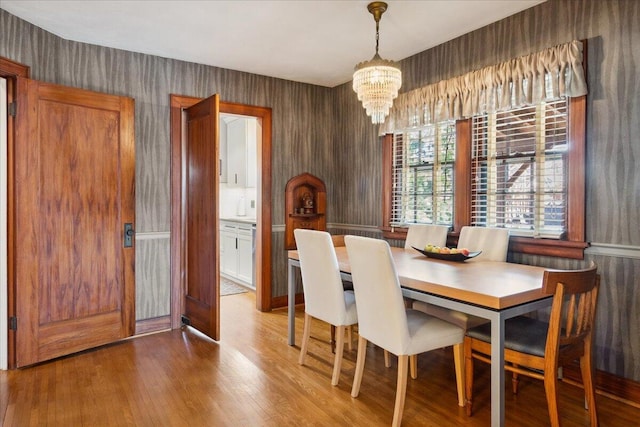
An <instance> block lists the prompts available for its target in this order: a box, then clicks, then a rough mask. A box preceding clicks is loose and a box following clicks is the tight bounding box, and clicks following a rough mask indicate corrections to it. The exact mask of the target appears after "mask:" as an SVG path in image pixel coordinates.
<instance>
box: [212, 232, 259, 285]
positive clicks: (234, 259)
mask: <svg viewBox="0 0 640 427" xmlns="http://www.w3.org/2000/svg"><path fill="white" fill-rule="evenodd" d="M252 231H253V230H252V225H251V224H248V223H243V222H234V221H226V220H224V221H220V273H221V274H222V275H223V276H227V277H228V278H230V279H232V280H235V281H238V282H240V283H242V284H244V285H247V286H249V287H251V288H254V283H253V268H254V266H253V264H254V263H253V232H252Z"/></svg>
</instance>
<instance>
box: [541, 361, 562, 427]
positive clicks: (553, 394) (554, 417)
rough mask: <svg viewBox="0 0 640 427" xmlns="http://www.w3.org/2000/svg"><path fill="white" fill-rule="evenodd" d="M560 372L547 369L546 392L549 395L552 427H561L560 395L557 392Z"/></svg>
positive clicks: (548, 404) (545, 376) (548, 405)
mask: <svg viewBox="0 0 640 427" xmlns="http://www.w3.org/2000/svg"><path fill="white" fill-rule="evenodd" d="M557 382H558V372H557V370H556V369H545V372H544V391H545V393H546V395H547V407H548V409H549V420H550V421H551V427H560V414H559V413H558V393H557V390H556V386H557Z"/></svg>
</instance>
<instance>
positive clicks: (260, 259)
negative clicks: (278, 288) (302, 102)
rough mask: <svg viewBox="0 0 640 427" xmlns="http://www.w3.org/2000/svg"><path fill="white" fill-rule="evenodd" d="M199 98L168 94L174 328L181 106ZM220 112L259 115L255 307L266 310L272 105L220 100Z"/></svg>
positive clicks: (176, 323)
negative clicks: (258, 208)
mask: <svg viewBox="0 0 640 427" xmlns="http://www.w3.org/2000/svg"><path fill="white" fill-rule="evenodd" d="M200 100H201V98H198V97H192V96H182V95H174V94H171V95H170V120H171V131H170V137H171V327H172V329H177V328H179V327H180V326H181V318H180V314H181V313H182V312H183V309H182V296H183V295H184V284H183V280H182V279H183V278H182V273H181V272H182V271H184V262H185V261H184V255H183V251H184V249H183V248H184V238H183V236H182V230H183V229H184V224H182V221H183V218H182V216H183V215H182V212H183V211H184V205H183V203H184V202H183V197H182V181H181V180H182V178H181V176H182V174H181V170H182V168H183V167H184V166H183V159H182V109H184V108H188V107H190V106H192V105H194V104H196V103H197V102H199V101H200ZM220 112H221V113H229V114H239V115H244V116H253V117H258V118H259V119H261V126H262V144H260V145H259V146H258V147H257V148H258V149H257V161H258V162H259V164H260V165H261V174H260V176H259V177H258V187H259V188H260V191H258V192H257V193H258V194H257V199H258V200H257V201H258V205H259V206H260V211H259V212H258V218H257V224H256V228H257V233H256V234H257V241H256V266H255V268H256V282H257V283H256V308H257V309H258V310H260V311H269V310H271V308H272V302H271V240H272V239H271V224H272V221H271V212H272V207H271V200H272V197H271V180H272V178H271V175H272V174H271V151H272V150H271V144H272V141H271V134H272V128H271V126H272V125H271V109H270V108H265V107H256V106H251V105H243V104H234V103H229V102H220Z"/></svg>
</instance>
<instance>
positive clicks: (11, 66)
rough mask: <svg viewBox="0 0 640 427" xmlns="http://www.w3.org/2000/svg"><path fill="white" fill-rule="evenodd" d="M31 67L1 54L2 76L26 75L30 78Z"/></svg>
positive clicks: (0, 72)
mask: <svg viewBox="0 0 640 427" xmlns="http://www.w3.org/2000/svg"><path fill="white" fill-rule="evenodd" d="M30 72H31V69H30V67H29V66H28V65H24V64H20V63H19V62H16V61H13V60H11V59H9V58H5V57H2V56H0V77H5V78H9V77H26V78H29V75H30Z"/></svg>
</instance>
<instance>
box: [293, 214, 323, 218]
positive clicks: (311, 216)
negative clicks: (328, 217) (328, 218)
mask: <svg viewBox="0 0 640 427" xmlns="http://www.w3.org/2000/svg"><path fill="white" fill-rule="evenodd" d="M289 216H290V217H292V218H315V217H318V216H324V214H323V213H311V214H294V213H290V214H289Z"/></svg>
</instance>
